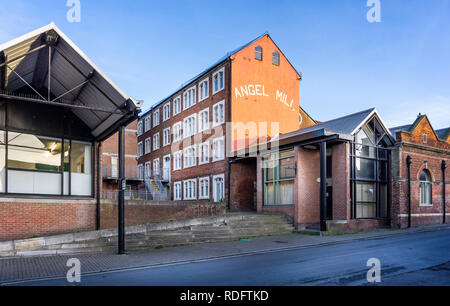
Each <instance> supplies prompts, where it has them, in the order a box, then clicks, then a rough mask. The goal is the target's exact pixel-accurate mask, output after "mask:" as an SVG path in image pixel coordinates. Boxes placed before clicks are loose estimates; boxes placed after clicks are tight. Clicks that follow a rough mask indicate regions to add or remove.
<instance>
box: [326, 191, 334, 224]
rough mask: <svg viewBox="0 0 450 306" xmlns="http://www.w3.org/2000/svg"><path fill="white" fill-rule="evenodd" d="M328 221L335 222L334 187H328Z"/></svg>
mask: <svg viewBox="0 0 450 306" xmlns="http://www.w3.org/2000/svg"><path fill="white" fill-rule="evenodd" d="M327 220H333V186H328V187H327Z"/></svg>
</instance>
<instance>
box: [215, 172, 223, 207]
mask: <svg viewBox="0 0 450 306" xmlns="http://www.w3.org/2000/svg"><path fill="white" fill-rule="evenodd" d="M213 186H214V187H213V189H214V190H213V191H214V202H215V203H219V202H223V201H224V177H223V175H221V176H215V177H214V185H213Z"/></svg>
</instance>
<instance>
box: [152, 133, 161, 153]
mask: <svg viewBox="0 0 450 306" xmlns="http://www.w3.org/2000/svg"><path fill="white" fill-rule="evenodd" d="M159 147H160V139H159V133H156V134H155V135H153V151H156V150H159Z"/></svg>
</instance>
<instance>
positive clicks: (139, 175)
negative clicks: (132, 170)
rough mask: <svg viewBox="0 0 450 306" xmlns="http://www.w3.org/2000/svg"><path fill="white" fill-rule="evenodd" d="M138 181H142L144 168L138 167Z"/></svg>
mask: <svg viewBox="0 0 450 306" xmlns="http://www.w3.org/2000/svg"><path fill="white" fill-rule="evenodd" d="M137 169H138V179H140V180H142V179H144V166H142V165H138V167H137Z"/></svg>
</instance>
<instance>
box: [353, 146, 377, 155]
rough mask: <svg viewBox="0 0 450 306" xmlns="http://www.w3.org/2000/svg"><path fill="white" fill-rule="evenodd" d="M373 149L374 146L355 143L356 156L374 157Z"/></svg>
mask: <svg viewBox="0 0 450 306" xmlns="http://www.w3.org/2000/svg"><path fill="white" fill-rule="evenodd" d="M375 150H376V149H375V148H374V147H369V146H364V145H360V144H357V145H356V156H361V157H369V158H376V155H375V152H376V151H375Z"/></svg>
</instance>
